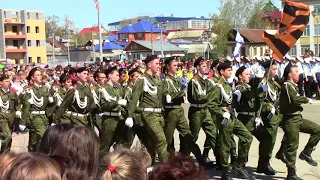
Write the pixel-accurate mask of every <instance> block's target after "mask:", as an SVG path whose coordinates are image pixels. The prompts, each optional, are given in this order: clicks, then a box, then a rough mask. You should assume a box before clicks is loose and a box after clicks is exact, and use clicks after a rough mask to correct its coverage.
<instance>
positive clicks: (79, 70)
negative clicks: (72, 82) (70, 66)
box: [77, 67, 89, 73]
mask: <svg viewBox="0 0 320 180" xmlns="http://www.w3.org/2000/svg"><path fill="white" fill-rule="evenodd" d="M83 71H88V72H89V68H87V67H81V68H78V69H77V73H82V72H83Z"/></svg>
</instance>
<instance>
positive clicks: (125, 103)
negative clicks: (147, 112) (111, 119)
mask: <svg viewBox="0 0 320 180" xmlns="http://www.w3.org/2000/svg"><path fill="white" fill-rule="evenodd" d="M118 104H119V105H122V106H126V105H127V100H125V99H120V100H119V101H118Z"/></svg>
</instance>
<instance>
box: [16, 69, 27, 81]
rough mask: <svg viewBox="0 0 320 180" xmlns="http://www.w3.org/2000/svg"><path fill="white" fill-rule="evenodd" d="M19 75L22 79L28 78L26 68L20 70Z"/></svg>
mask: <svg viewBox="0 0 320 180" xmlns="http://www.w3.org/2000/svg"><path fill="white" fill-rule="evenodd" d="M18 76H19V79H20V80H26V77H27V74H26V72H25V71H24V70H20V71H19V72H18Z"/></svg>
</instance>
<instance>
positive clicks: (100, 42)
mask: <svg viewBox="0 0 320 180" xmlns="http://www.w3.org/2000/svg"><path fill="white" fill-rule="evenodd" d="M97 3H98V7H99V8H98V26H99V49H100V62H102V61H103V51H102V34H101V22H100V21H101V17H100V7H101V6H100V1H98V2H97Z"/></svg>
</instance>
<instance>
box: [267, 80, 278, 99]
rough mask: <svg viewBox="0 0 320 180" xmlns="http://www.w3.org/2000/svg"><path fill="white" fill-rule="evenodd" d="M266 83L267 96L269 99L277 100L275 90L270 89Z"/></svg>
mask: <svg viewBox="0 0 320 180" xmlns="http://www.w3.org/2000/svg"><path fill="white" fill-rule="evenodd" d="M267 85H268V94H269V97H270V99H271V100H272V101H273V102H274V101H276V100H277V93H276V92H275V91H272V89H271V88H270V85H269V83H267Z"/></svg>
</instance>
